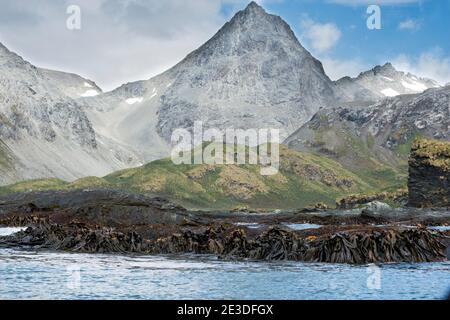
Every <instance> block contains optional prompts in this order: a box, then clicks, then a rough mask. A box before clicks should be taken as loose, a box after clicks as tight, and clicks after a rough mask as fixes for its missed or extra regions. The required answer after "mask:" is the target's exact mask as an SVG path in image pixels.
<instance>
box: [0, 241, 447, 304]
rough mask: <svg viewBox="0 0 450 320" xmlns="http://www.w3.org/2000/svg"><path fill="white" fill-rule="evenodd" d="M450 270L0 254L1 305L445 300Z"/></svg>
mask: <svg viewBox="0 0 450 320" xmlns="http://www.w3.org/2000/svg"><path fill="white" fill-rule="evenodd" d="M449 290H450V262H442V263H422V264H404V263H401V264H385V265H380V266H373V265H372V266H351V265H341V264H317V263H299V262H278V263H269V262H230V261H221V260H219V259H217V258H216V257H212V256H188V255H185V256H132V255H102V254H95V255H93V254H71V253H59V252H43V251H34V250H25V249H22V250H18V249H10V248H0V299H250V300H251V299H263V300H264V299H310V300H314V299H427V300H429V299H443V298H444V297H446V295H447V294H448V292H449Z"/></svg>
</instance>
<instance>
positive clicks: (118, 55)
mask: <svg viewBox="0 0 450 320" xmlns="http://www.w3.org/2000/svg"><path fill="white" fill-rule="evenodd" d="M271 1H277V0H266V1H264V2H265V3H266V2H271ZM248 2H249V0H195V1H185V0H164V1H160V0H126V1H125V0H77V1H76V2H75V3H76V4H77V5H79V6H80V7H81V30H78V31H73V30H72V31H71V30H68V29H67V28H66V19H67V18H68V15H67V13H66V9H67V6H68V5H71V4H73V3H74V2H73V1H72V0H60V1H54V0H40V1H29V0H15V1H11V0H0V8H1V10H0V42H2V43H3V44H4V45H6V46H7V47H8V48H10V49H11V50H13V51H15V52H17V53H18V54H20V55H21V56H23V57H24V58H25V59H26V60H28V61H30V62H31V63H33V64H35V65H37V66H40V67H46V68H51V69H57V70H62V71H68V72H74V73H77V74H80V75H82V76H84V77H87V78H89V79H92V80H94V81H96V82H97V83H98V84H99V85H100V86H101V87H102V88H103V89H107V90H109V89H113V88H115V87H117V86H119V85H121V84H123V83H126V82H129V81H136V80H140V79H148V78H150V77H151V76H154V75H156V74H158V73H160V72H163V71H165V70H166V69H167V68H169V67H171V66H173V65H174V64H175V63H177V62H179V61H180V60H182V59H183V58H184V57H185V56H186V55H187V54H188V53H189V52H191V51H192V50H195V49H196V48H198V47H199V46H200V45H201V44H203V43H204V42H205V41H207V40H208V39H209V38H210V37H212V36H213V35H214V34H215V33H216V32H217V30H218V29H219V28H220V27H221V26H222V25H223V24H224V23H225V22H226V20H228V18H230V17H229V16H224V13H223V8H224V6H228V7H229V8H233V10H237V9H242V8H244V7H245V6H246V5H247V4H248ZM260 2H261V1H260Z"/></svg>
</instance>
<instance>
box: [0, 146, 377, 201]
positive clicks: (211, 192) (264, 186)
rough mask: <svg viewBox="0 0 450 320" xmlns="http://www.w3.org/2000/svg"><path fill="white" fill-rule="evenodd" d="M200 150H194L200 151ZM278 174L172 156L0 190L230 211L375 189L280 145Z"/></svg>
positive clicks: (316, 158)
mask: <svg viewBox="0 0 450 320" xmlns="http://www.w3.org/2000/svg"><path fill="white" fill-rule="evenodd" d="M198 151H199V150H197V152H198ZM280 157H281V166H280V172H279V173H278V174H277V175H274V176H262V175H261V174H260V167H259V166H250V165H243V166H237V165H215V166H211V165H179V166H177V165H174V164H173V163H172V161H171V160H170V159H163V160H157V161H154V162H152V163H149V164H147V165H145V166H142V167H138V168H133V169H126V170H122V171H118V172H115V173H112V174H110V175H108V176H106V177H104V178H94V177H89V178H83V179H80V180H77V181H75V182H73V183H67V182H64V181H61V180H55V179H48V180H37V181H27V182H22V183H18V184H14V185H10V186H7V187H2V188H0V194H4V193H11V192H19V191H28V190H50V189H67V188H72V189H73V188H118V189H125V190H130V191H134V192H140V193H150V194H155V195H160V196H163V197H166V198H168V199H170V200H172V201H174V202H176V203H179V204H182V205H184V206H187V207H189V208H202V209H231V208H234V207H237V206H249V207H252V208H272V209H275V208H299V207H304V206H308V205H315V204H316V203H318V202H324V203H326V204H328V205H334V204H335V201H336V199H338V198H341V197H343V196H348V195H349V194H354V193H365V192H376V191H380V190H381V189H380V188H378V186H374V185H371V184H370V183H367V182H366V181H364V180H363V179H361V178H360V177H358V176H357V175H356V174H354V173H352V172H349V171H348V170H346V169H344V168H343V167H342V166H341V165H340V164H339V163H337V162H335V161H333V160H330V159H327V158H326V157H321V156H317V155H312V154H308V153H302V152H296V151H293V150H289V149H287V148H286V147H284V146H282V147H281V150H280Z"/></svg>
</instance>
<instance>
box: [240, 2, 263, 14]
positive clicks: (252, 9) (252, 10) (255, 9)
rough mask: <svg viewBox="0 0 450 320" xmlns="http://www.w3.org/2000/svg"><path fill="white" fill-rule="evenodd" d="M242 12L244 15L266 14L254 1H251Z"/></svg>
mask: <svg viewBox="0 0 450 320" xmlns="http://www.w3.org/2000/svg"><path fill="white" fill-rule="evenodd" d="M244 12H246V13H259V14H260V13H264V14H266V11H265V10H264V8H263V7H261V6H260V5H259V4H257V3H256V2H255V1H252V2H250V3H249V4H248V6H247V7H246V8H245V9H244Z"/></svg>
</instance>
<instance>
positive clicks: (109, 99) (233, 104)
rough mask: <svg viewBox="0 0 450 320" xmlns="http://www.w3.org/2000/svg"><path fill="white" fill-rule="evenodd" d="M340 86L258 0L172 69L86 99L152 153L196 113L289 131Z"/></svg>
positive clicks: (224, 124)
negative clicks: (151, 77)
mask: <svg viewBox="0 0 450 320" xmlns="http://www.w3.org/2000/svg"><path fill="white" fill-rule="evenodd" d="M334 87H335V86H334V84H333V82H332V81H331V80H330V79H329V78H328V77H327V76H326V74H325V73H324V70H323V67H322V65H321V63H320V62H319V61H318V60H316V59H315V58H314V57H312V56H311V54H310V53H309V52H307V51H306V50H305V49H304V48H303V47H302V46H301V44H300V43H299V42H298V40H297V39H296V37H295V35H294V33H293V32H292V30H291V29H290V27H289V26H288V25H287V24H286V23H285V22H284V21H283V20H282V19H281V18H280V17H277V16H274V15H270V14H267V13H266V12H265V11H264V10H263V9H262V8H261V7H259V6H258V5H257V4H255V3H251V4H250V5H249V6H248V7H247V8H246V9H245V10H243V11H240V12H238V13H237V14H236V15H235V16H234V17H233V19H231V21H230V22H228V23H227V24H225V25H224V27H223V28H222V29H221V30H220V31H219V32H218V33H217V34H216V35H215V36H214V37H213V38H212V39H211V40H209V41H208V42H207V43H205V44H204V45H203V46H201V47H200V48H199V49H197V50H195V51H194V52H192V53H191V54H189V55H188V56H187V57H186V58H185V59H184V60H183V61H181V62H180V63H179V64H177V65H176V66H175V67H173V68H171V69H170V70H168V71H167V72H165V73H163V74H162V75H160V76H157V77H155V78H153V79H150V80H148V81H140V82H135V83H130V84H126V85H124V86H122V87H120V88H119V89H117V90H114V91H113V92H110V93H106V94H104V95H101V96H99V97H95V98H91V99H85V104H86V105H87V106H88V109H90V111H88V112H89V115H90V117H91V119H92V121H93V125H94V128H95V129H96V130H98V131H99V132H101V133H103V134H105V135H109V136H111V137H112V138H113V139H115V140H117V141H120V142H122V143H124V144H129V145H131V146H133V147H134V148H135V149H139V150H142V151H143V152H145V153H146V156H147V159H152V158H157V157H158V156H160V155H164V154H165V155H167V152H168V148H167V143H168V142H169V141H170V137H171V134H172V131H173V130H174V129H176V128H180V127H181V128H191V127H192V125H193V123H194V121H203V122H204V125H205V127H217V128H219V129H223V128H228V127H234V128H245V129H248V128H280V129H281V130H282V136H283V137H287V136H288V134H290V133H292V132H293V131H294V130H295V129H297V128H298V127H299V126H300V125H301V124H302V123H304V122H305V121H307V120H309V118H310V117H311V116H312V115H313V114H314V113H315V112H316V111H317V110H319V108H320V107H324V106H326V105H327V104H328V103H329V102H330V101H334V100H336V99H337V98H336V95H335V92H334ZM89 106H90V108H89Z"/></svg>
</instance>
